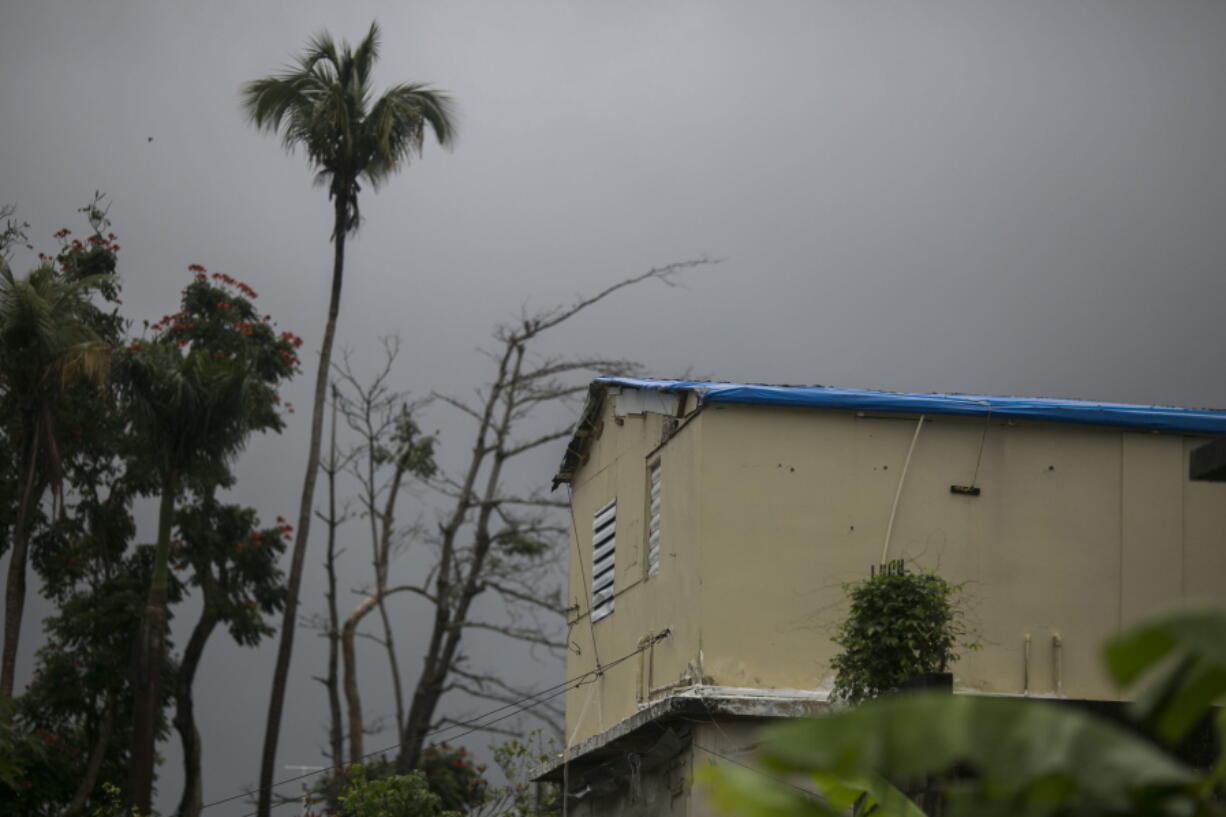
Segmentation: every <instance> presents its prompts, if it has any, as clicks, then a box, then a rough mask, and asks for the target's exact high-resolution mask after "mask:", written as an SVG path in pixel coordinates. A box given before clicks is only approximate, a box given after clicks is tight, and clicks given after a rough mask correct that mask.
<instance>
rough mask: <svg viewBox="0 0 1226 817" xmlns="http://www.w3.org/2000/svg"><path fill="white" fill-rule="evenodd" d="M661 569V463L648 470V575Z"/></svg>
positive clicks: (652, 574)
mask: <svg viewBox="0 0 1226 817" xmlns="http://www.w3.org/2000/svg"><path fill="white" fill-rule="evenodd" d="M659 571H660V463H658V462H657V463H655V464H654V465H652V466H651V468H649V469H648V470H647V575H648V576H654V575H655V574H656V573H658V572H659Z"/></svg>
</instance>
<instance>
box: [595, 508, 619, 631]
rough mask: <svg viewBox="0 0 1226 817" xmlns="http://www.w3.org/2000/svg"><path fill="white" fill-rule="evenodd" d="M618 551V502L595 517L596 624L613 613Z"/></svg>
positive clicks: (597, 513) (602, 509)
mask: <svg viewBox="0 0 1226 817" xmlns="http://www.w3.org/2000/svg"><path fill="white" fill-rule="evenodd" d="M616 548H617V500H616V499H614V500H613V501H612V502H610V503H609V504H608V505H605V506H604V507H603V508H601V509H600V510H598V511H596V514H595V516H593V517H592V621H593V622H597V621H600V620H601V619H602V618H604V617H605V616H607V615H608V614H609V613H612V612H613V572H614V571H613V566H614V565H613V557H614V553H615V550H616Z"/></svg>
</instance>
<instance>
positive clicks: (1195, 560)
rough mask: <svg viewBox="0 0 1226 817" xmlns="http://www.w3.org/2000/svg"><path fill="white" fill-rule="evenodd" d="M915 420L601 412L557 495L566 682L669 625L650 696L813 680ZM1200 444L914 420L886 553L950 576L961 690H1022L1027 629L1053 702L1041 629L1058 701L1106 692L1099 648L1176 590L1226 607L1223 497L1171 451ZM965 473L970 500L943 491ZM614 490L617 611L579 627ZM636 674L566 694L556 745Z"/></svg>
mask: <svg viewBox="0 0 1226 817" xmlns="http://www.w3.org/2000/svg"><path fill="white" fill-rule="evenodd" d="M614 399H616V398H614ZM916 421H917V418H916V417H906V416H859V415H857V414H856V413H854V412H840V411H829V410H816V409H800V408H780V407H755V406H736V405H727V406H720V405H713V406H708V407H707V408H705V409H704V410H703V411H702V412H700V413H699V414H697V415H696V416H695V417H694V418H693V419H692V420H691V421H690V422H689V423H687V424H685V425H684V426H683V427H682V429H681V431H680V432H679V433H678V434H676V435H675V436H674V437H672V438H671V439H670V440H669V442H668V443H667V444H665V445H664V446H663V447H660V446H659V441H660V438H661V426H662V423H663V422H664V418H663V417H661V416H659V415H653V414H647V415H641V416H631V417H624V418H621V424H618V422H617V420H616V418H615V417H614V413H613V411H612V407H611V405H610V404H609V403H606V406H605V417H604V427H603V431H602V434H601V436H600V438H599V439H597V440H596V441H595V443H594V445H593V447H592V449H591V455H590V460H589V462H588V464H587V465H585V466H584V467H583V468H581V469H580V471H579V473H578V475H577V481H576V484H575V486H574V512H575V519H576V523H577V531H578V538H577V540H575V541H573V542H572V550H571V552H570V556H571V568H570V577H571V584H570V601H571V603H572V604H573V605H575V606H576V609H577V612H576V613H573V614H572V616H571V632H570V637H571V640H572V642H573V643H574V645H575V646H576V648H577V649H578V650H579V652H578V653H577V654H576V653H575V651H574V650H572V654H571V656H570V660H569V667H568V677H574V676H576V675H578V674H579V673H582V672H585V671H587V670H589V669H592V668H593V667H594V666H595V652H596V651H597V650H598V651H599V653H600V659H601V661H602V662H603V663H604V664H608V663H610V662H611V661H613V660H615V659H616V658H618V657H620V656H622V655H625V654H628V653H630V652H632V651H633V650H634V649H635V647H636V645H637V644H638V642H639V639H640V638H642V637H643V636H645V635H648V634H649V633H653V632H658V631H659V630H661V629H663V628H665V627H670V628H672V631H673V633H672V636H671V638H669V639H668V640H666V641H663V642H661V643H660V644H659V645H657V646H656V647H655V648H654V662H653V663H654V677H653V680H652V682H651V683H652V684H654V685H656V686H661V685H664V684H666V683H669V682H675V681H677V680H678V679H679V678H681V677H682V676H684V675H686V674H687V671H688V672H689V673H690V674H691V676H692V675H701V676H702V677H703V678H704V679H705V680H706V682H707V683H713V684H719V685H726V686H755V687H774V688H805V689H812V688H817V687H820V686H824V685H827V684H828V683H829V680H830V669H829V662H830V659H831V658H832V657H833V655H834V653H835V647H834V645H833V644H832V643H831V641H830V636H831V634H832V632H833V630H834V628H835V627H836V626H837V625H838V623H839V621H840V620H841V618H842V616H843V614H844V612H845V603H844V599H845V596H844V592H843V587H842V586H843V584H844V583H846V582H854V581H858V580H860V579H862V578H865V577H866V576H867V574H868V570H869V566H870V565H871V564H874V563H876V562H878V561H879V560H880V559H881V556H882V547H883V543H884V539H885V534H886V528H887V526H888V523H889V517H890V509H891V505H892V503H893V501H894V497H895V493H896V490H897V488H898V480H899V476H900V475H901V473H902V469H903V464H904V460H905V458H906V455H907V450H908V446H909V445H910V443H911V440H912V436H913V434H914V431H915V427H916ZM1199 442H1200V440H1197V439H1193V438H1184V437H1181V436H1179V435H1165V434H1151V433H1146V432H1137V431H1128V430H1120V429H1108V428H1098V427H1091V426H1076V425H1071V424H1059V423H1017V422H1011V421H1009V422H1005V421H999V420H992V421H991V422H989V423H985V421H984V420H983V419H982V418H957V417H948V416H937V417H929V418H927V419H926V420H925V423H924V425H923V428H922V430H921V432H920V435H919V437H918V439H917V443H916V446H915V450H914V454H913V458H912V461H911V464H910V468H909V470H908V472H907V476H906V480H905V483H904V485H903V489H902V493H901V495H900V501H899V505H898V511H897V514H896V517H895V521H894V529H893V535H892V540H891V544H890V550H889V553H888V558H891V559H894V558H903V559H906V560H907V561H908V562H909V563H910V564H912V565H913V566H915V567H918V568H926V569H933V570H937V571H938V572H939V573H940V574H941V575H942V576H944V577H945V578H947V579H949V580H950V581H953V582H964V583H965V585H966V586H965V591H964V594H963V602H964V604H965V607H966V617H967V622H968V623H969V624H970V625H971V626H972V627H973V628H974V629H975V631H976V634H977V637H978V639H979V640H980V641H981V642H982V645H983V646H982V649H981V650H979V651H978V652H974V653H969V654H967V655H965V656H964V658H963V659H962V660H961V661H959V662H958V664H957V665H956V666H955V667H954V671H955V674H956V683H957V685H958V686H960V687H962V688H971V689H978V690H983V691H990V692H1005V693H1016V692H1021V691H1023V663H1024V639H1025V636H1026V635H1027V634H1029V635H1030V637H1031V651H1030V667H1029V691H1030V692H1031V693H1034V694H1052V693H1054V691H1055V687H1056V684H1057V678H1056V674H1057V673H1056V661H1055V658H1056V654H1055V652H1054V650H1053V646H1052V639H1053V636H1055V635H1058V636H1059V637H1060V639H1061V641H1062V645H1063V646H1062V651H1061V660H1060V664H1061V671H1060V673H1059V674H1060V678H1059V683H1060V685H1061V691H1062V693H1063V694H1065V695H1068V696H1070V697H1093V698H1110V697H1114V695H1115V691H1114V689H1113V688H1112V687H1111V685H1110V684H1109V683H1108V682H1107V681H1106V679H1105V678H1104V677H1103V675H1102V674H1101V671H1100V669H1099V658H1098V656H1099V650H1100V646H1101V644H1102V642H1103V640H1104V639H1105V638H1107V637H1108V636H1110V635H1111V634H1112V633H1114V632H1116V631H1118V629H1119V628H1120V627H1121V626H1126V625H1128V624H1131V623H1133V622H1135V621H1137V620H1138V619H1139V618H1141V617H1143V616H1145V615H1148V614H1149V613H1151V612H1153V611H1155V610H1159V609H1162V608H1163V607H1167V606H1169V605H1172V604H1176V603H1179V602H1181V601H1183V600H1206V599H1207V600H1213V601H1217V602H1219V603H1221V602H1226V485H1221V484H1209V483H1192V482H1189V481H1188V479H1187V458H1188V452H1189V451H1190V450H1191V449H1192V448H1193V447H1195V445H1197V444H1198V443H1199ZM981 443H982V452H981ZM657 449H658V450H657ZM653 450H655V452H656V453H655V454H654V455H652V456H658V457H659V458H660V462H661V463H662V467H663V469H664V483H663V490H664V496H663V520H662V537H663V545H662V550H663V557H662V567H661V570H660V573H659V574H658V575H657V576H655V577H653V578H651V579H649V580H644V579H643V574H644V571H643V567H644V565H643V560H644V558H645V556H644V553H643V542H644V529H645V521H644V510H645V491H646V479H647V476H646V474H647V465H648V463H649V452H652V451H653ZM976 463H978V474H977V476H976ZM972 478H974V479H975V480H976V484H977V485H978V486H979V487H980V488H981V489H982V494H981V495H980V496H978V497H969V496H958V495H953V494H951V493H950V490H949V488H950V485H951V484H963V485H964V484H969V483H970V482H971V480H972ZM614 496H616V497H617V499H618V534H617V537H618V544H617V562H618V567H617V589H618V593H619V595H618V597H617V601H616V609H615V612H614V613H613V614H612V615H610V616H608V617H607V618H605V619H604V620H602V621H600V622H598V623H596V624H595V626H594V627H593V626H592V625H591V624H590V623H589V620H588V618H587V616H586V612H587V605H586V591H585V584H584V582H585V581H590V566H591V517H592V514H593V512H594V511H595V510H596V509H597V508H599V507H600V506H601V505H603V504H604V503H605V502H607V501H608V500H610V499H612V498H613V497H614ZM576 554H578V555H579V557H581V560H582V561H580V560H579V559H576V558H575V556H576ZM586 586H587V587H588V588H590V585H586ZM593 635H594V636H595V643H593V640H592V637H593ZM644 672H645V667H640V662H639V661H638V660H632V661H628V662H626V663H624V664H622V665H619V666H617V667H615V668H613V669H612V670H611V671H609V672H608V673H606V674H605V675H604V676H603V677H602V678H601V679H600V680H599V681H598V682H596V683H593V684H589V685H587V686H583V687H580V688H578V689H576V690H574V691H572V692H571V693H570V694H569V697H568V700H567V723H568V726H567V730H568V735H570V736H572V742H573V740H582V739H584V738H586V737H589V736H591V735H593V734H596V733H598V732H600V731H602V730H603V729H606V728H608V727H609V726H611V725H613V724H614V723H617V722H618V721H620V720H622V719H624V718H625V717H627V716H629V715H630V714H632V713H633V712H634V711H635V709H636V708H637V699H638V698H640V697H642V696H643V695H644V694H645V693H644V691H645V687H646V686H648V685H649V684H648V683H647V682H646V681H644V679H643V674H644ZM657 694H659V693H657Z"/></svg>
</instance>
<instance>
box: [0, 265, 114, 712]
mask: <svg viewBox="0 0 1226 817" xmlns="http://www.w3.org/2000/svg"><path fill="white" fill-rule="evenodd" d="M111 280H113V279H112V276H110V275H89V276H85V277H81V278H73V277H71V276H68V275H66V274H64V273H63V272H60V271H58V270H56V268H55V267H54V266H52V265H51V264H42V265H40V266H39V267H37V268H35V269H34V270H33V271H32V272H30V273H29V275H27V276H26V277H25V278H22V279H18V278H16V277H15V276H14V275H13V272H12V270H11V269H10V268H9V266H8V264H7V263H5V262H4V260H3V259H0V384H2V385H3V387H4V391H6V392H7V393H8V395H9V397H10V400H11V401H12V403H11V404H10V405H12V406H13V409H12V414H11V415H10V417H11V419H12V420H13V421H14V432H15V433H14V436H15V437H16V439H17V448H18V449H19V450H18V452H17V460H18V469H17V473H18V476H19V479H20V488H19V489H18V496H19V499H18V503H17V513H16V518H15V520H14V524H13V533H12V555H11V556H10V558H9V572H8V583H7V586H6V590H5V603H4V652H3V657H2V660H0V700H3V699H5V698H11V697H12V696H13V684H14V678H15V671H16V662H17V644H18V640H19V638H20V634H21V619H22V614H23V612H24V608H25V595H26V561H27V557H28V551H29V543H30V527H31V523H32V517H33V515H34V512H35V509H36V508H37V507H38V504H39V502H40V501H41V500H42V496H43V492H44V491H45V490H46V489H47V487H48V486H53V487H54V486H55V485H56V484H57V481H58V476H59V473H60V443H59V440H60V434H59V428H58V424H57V414H58V412H57V407H58V404H59V403H60V402H61V400H62V398H63V397H64V393H65V389H66V388H67V387H68V386H69V385H71V384H72V383H74V382H76V381H93V382H96V383H102V382H105V381H106V379H107V376H108V373H109V371H110V361H111V350H110V346H109V345H107V344H106V343H103V342H102V341H101V340H100V339H99V337H98V334H97V333H96V332H95V331H94V329H93V328H92V327H91V326H90V323H89V317H90V311H91V310H94V309H95V307H94V306H93V305H92V304H91V303H90V301H89V295H90V292H91V291H92V290H93V289H95V288H97V287H99V286H101V285H102V284H103V283H105V282H107V281H111Z"/></svg>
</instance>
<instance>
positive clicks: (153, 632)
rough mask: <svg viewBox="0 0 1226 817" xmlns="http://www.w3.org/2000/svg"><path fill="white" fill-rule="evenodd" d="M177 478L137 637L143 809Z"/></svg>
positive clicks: (164, 509)
mask: <svg viewBox="0 0 1226 817" xmlns="http://www.w3.org/2000/svg"><path fill="white" fill-rule="evenodd" d="M175 493H176V480H175V476H174V474H173V473H168V474H167V475H166V476H165V477H163V480H162V503H161V507H160V508H159V509H158V542H157V550H156V551H155V553H154V557H153V579H152V580H151V581H150V583H149V599H148V601H146V603H145V612H144V615H143V616H141V622H140V635H139V636H138V638H137V647H136V648H137V658H136V673H135V678H134V686H135V690H134V701H133V716H132V756H131V760H130V762H131V764H132V765H131V768H130V770H129V773H128V780H129V785H128V797H129V799H130V800H131V803H132V805H134V806H135V807H136V808H137V809H138V810H139V813H140V814H151V813H152V811H153V810H152V808H151V806H152V801H153V762H154V742H155V738H156V730H157V715H158V682H159V680H160V679H161V672H162V657H163V655H164V652H165V648H166V596H167V590H168V587H169V583H170V564H169V563H170V530H171V527H172V525H173V524H174V513H175Z"/></svg>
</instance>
